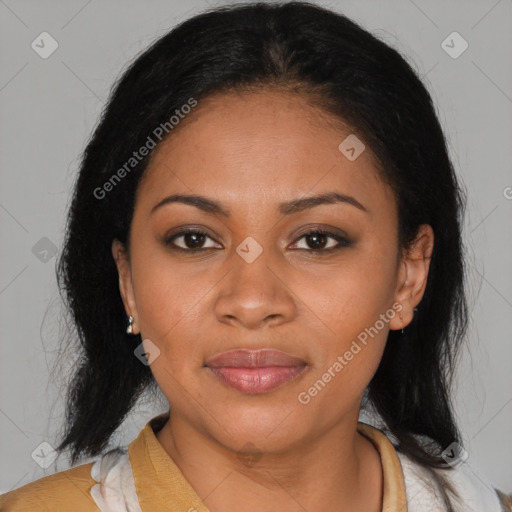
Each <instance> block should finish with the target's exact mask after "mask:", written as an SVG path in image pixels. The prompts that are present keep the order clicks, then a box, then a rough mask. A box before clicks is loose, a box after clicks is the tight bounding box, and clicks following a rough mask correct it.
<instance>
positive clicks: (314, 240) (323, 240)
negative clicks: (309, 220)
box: [295, 230, 350, 252]
mask: <svg viewBox="0 0 512 512" xmlns="http://www.w3.org/2000/svg"><path fill="white" fill-rule="evenodd" d="M329 238H330V239H331V241H334V243H333V244H332V245H331V246H330V247H327V248H326V245H327V244H328V239H329ZM302 239H304V240H309V241H310V245H313V247H306V248H305V250H309V251H311V252H329V251H331V250H336V249H340V248H341V247H347V246H349V245H350V242H349V241H348V240H347V239H346V238H344V237H342V236H340V235H336V234H335V233H331V232H329V231H323V230H314V231H308V232H307V233H304V234H303V235H302V236H301V237H300V238H299V240H302ZM295 244H297V242H295ZM301 249H303V248H301Z"/></svg>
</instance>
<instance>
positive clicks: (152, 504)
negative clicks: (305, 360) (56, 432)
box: [0, 412, 407, 512]
mask: <svg viewBox="0 0 512 512" xmlns="http://www.w3.org/2000/svg"><path fill="white" fill-rule="evenodd" d="M168 414H169V413H168V412H167V413H164V414H161V415H159V416H155V417H154V418H152V419H151V420H150V421H148V422H147V423H146V425H145V426H144V428H143V429H142V430H141V431H140V433H139V435H138V436H137V438H136V439H135V440H134V441H132V442H131V443H130V445H129V446H128V456H129V458H130V463H131V466H132V470H133V478H134V481H135V488H136V490H137V495H138V498H139V503H140V507H141V509H142V511H143V512H160V511H164V510H172V511H173V512H187V511H189V510H193V509H195V510H196V511H197V512H209V511H208V508H207V507H206V505H205V504H204V503H203V502H202V501H201V499H200V498H199V496H198V495H197V493H196V492H195V491H194V489H193V488H192V486H191V485H190V484H189V483H188V481H187V480H186V479H185V477H184V475H183V473H182V472H181V471H180V469H179V468H178V466H177V465H176V464H175V463H174V461H173V459H172V458H171V457H170V456H169V454H168V453H167V452H166V451H165V450H164V448H163V447H162V445H161V444H160V442H159V441H158V439H157V438H156V435H155V433H156V432H158V430H159V429H160V428H161V427H162V426H163V424H164V423H165V419H166V418H167V416H168ZM357 430H358V431H359V432H360V433H361V434H362V435H364V436H365V437H366V438H368V439H369V440H370V441H371V442H372V443H373V444H374V445H375V447H376V448H377V450H378V452H379V455H380V459H381V463H382V470H383V477H384V481H383V507H382V512H396V511H398V510H400V511H402V512H407V502H406V495H405V486H404V478H403V474H402V467H401V465H400V460H399V459H398V456H397V453H396V451H395V448H394V447H393V445H392V444H391V442H390V441H389V439H388V438H387V437H386V436H385V435H384V433H382V432H381V431H380V430H378V429H376V428H374V427H372V426H370V425H367V424H365V423H361V422H359V423H358V426H357ZM92 464H93V462H89V463H87V464H82V465H80V466H76V467H74V468H71V469H67V470H64V471H60V472H58V473H55V474H53V475H49V476H45V477H43V478H40V479H39V480H36V481H34V482H31V483H28V484H26V485H23V486H22V487H19V488H18V489H15V490H13V491H10V492H8V493H6V494H3V495H2V496H0V510H1V511H2V512H11V511H12V512H39V511H52V512H92V511H94V512H97V511H98V510H99V509H98V507H97V506H96V503H95V502H94V500H93V499H92V497H91V495H90V494H89V489H90V488H91V487H92V486H93V485H95V484H96V483H97V482H96V481H95V480H94V479H93V478H92V476H91V467H92Z"/></svg>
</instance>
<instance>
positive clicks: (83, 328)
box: [57, 2, 467, 487]
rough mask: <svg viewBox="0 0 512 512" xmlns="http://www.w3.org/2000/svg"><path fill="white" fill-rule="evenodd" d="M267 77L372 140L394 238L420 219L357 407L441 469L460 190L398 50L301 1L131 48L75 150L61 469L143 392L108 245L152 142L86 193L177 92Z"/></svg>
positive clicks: (143, 378) (61, 277)
mask: <svg viewBox="0 0 512 512" xmlns="http://www.w3.org/2000/svg"><path fill="white" fill-rule="evenodd" d="M276 87H281V88H286V89H287V90H291V91H294V92H295V93H297V94H301V95H303V96H305V97H307V98H308V99H309V100H310V101H311V103H312V104H314V105H315V106H317V107H318V108H319V109H321V110H322V111H323V112H326V113H328V114H332V115H334V116H335V117H337V118H338V119H339V120H341V121H342V122H345V123H347V124H348V125H349V126H350V127H351V128H352V129H353V131H354V132H355V133H357V134H358V136H360V138H362V139H363V140H364V141H365V143H366V144H367V145H368V146H369V148H371V150H372V152H373V153H374V155H375V156H376V158H377V161H378V162H379V173H380V175H381V177H382V179H383V180H385V182H386V183H388V184H389V185H390V186H391V187H392V189H393V191H394V195H395V198H396V202H397V205H398V214H399V226H398V229H399V245H400V248H403V249H407V247H409V244H410V243H411V241H412V240H414V237H415V235H416V233H417V230H418V227H419V226H420V225H421V224H429V225H430V226H432V229H433V231H434V236H435V243H434V249H433V254H432V259H431V263H430V269H429V275H428V281H427V286H426V290H425V293H424V296H423V299H422V301H421V302H420V304H419V305H418V309H417V312H416V313H415V315H414V319H413V321H412V322H411V323H410V324H409V325H408V326H407V328H406V329H405V331H404V333H403V334H401V333H400V331H390V332H389V335H388V340H387V344H386V348H385V351H384V354H383V357H382V361H381V363H380V366H379V368H378V370H377V372H376V374H375V375H374V377H373V379H372V380H371V382H370V384H369V386H368V389H367V401H368V403H367V406H368V407H372V408H373V409H374V410H375V411H376V412H377V413H378V415H379V416H380V418H381V419H382V420H383V421H384V422H385V425H386V428H387V429H388V430H389V432H390V433H391V434H392V435H393V436H394V437H395V438H396V440H397V449H398V450H400V451H402V452H403V453H405V454H407V455H408V456H410V457H411V458H412V459H414V460H415V461H417V462H418V463H420V464H422V465H423V466H424V467H426V468H442V467H446V463H445V461H444V459H443V457H442V456H441V451H442V450H443V449H444V448H446V447H448V446H449V445H450V444H451V443H452V442H454V441H455V442H460V433H459V431H458V428H457V425H456V422H455V419H454V414H453V407H452V404H451V399H450V388H451V383H452V380H453V373H454V369H455V366H456V360H457V356H458V352H459V348H460V345H461V342H462V340H463V339H464V336H465V331H466V328H467V303H466V293H465V283H464V280H465V279H464V276H465V269H464V261H463V246H462V239H461V226H462V222H463V215H464V208H465V197H464V193H463V191H462V189H461V187H460V185H459V184H458V182H457V179H456V176H455V172H454V169H453V166H452V163H451V161H450V158H449V155H448V150H447V144H446V140H445V137H444V134H443V131H442V128H441V126H440V123H439V121H438V118H437V116H436V112H435V107H434V105H433V101H432V99H431V96H430V95H429V93H428V91H427V89H426V87H425V86H424V85H423V83H422V81H421V79H420V77H419V76H418V75H417V73H416V72H415V71H414V70H413V69H412V68H411V66H410V65H409V64H408V63H407V62H406V60H405V59H404V57H402V56H401V55H400V54H399V53H398V52H397V51H396V50H395V49H393V48H391V47H390V46H388V45H387V44H385V43H384V42H382V41H380V40H379V39H378V38H376V37H375V36H374V35H372V34H370V33H369V32H368V31H366V30H364V29H363V28H362V27H360V26H359V25H358V24H356V23H355V22H354V21H352V20H350V19H348V18H346V17H345V16H343V15H341V14H338V13H335V12H332V11H330V10H327V9H325V8H322V7H319V6H316V5H313V4H310V3H307V2H289V3H277V2H272V3H246V4H238V5H235V6H224V7H217V8H214V9H211V10H208V11H204V12H202V13H200V14H198V15H196V16H194V17H192V18H190V19H188V20H186V21H184V22H182V23H181V24H179V25H178V26H176V27H175V28H173V29H172V30H170V31H169V32H168V33H167V34H165V35H164V36H163V37H160V38H159V39H158V40H156V41H155V42H154V43H153V44H152V45H151V46H150V47H149V48H148V49H147V50H145V51H144V52H143V53H142V54H141V55H139V56H138V57H137V58H136V59H135V60H134V61H133V62H132V63H131V64H130V65H129V67H128V68H127V70H126V71H125V72H124V73H123V75H122V76H121V78H120V79H119V80H118V81H117V83H116V84H115V87H114V88H113V90H112V92H111V95H110V98H109V101H108V104H107V105H106V107H105V109H104V111H103V113H102V116H101V119H100V120H99V123H98V125H97V127H96V128H95V131H94V133H93V135H92V138H91V140H90V141H89V142H88V145H87V147H86V149H85V151H84V153H83V155H82V159H81V164H80V170H79V174H78V177H77V180H76V183H75V186H74V191H73V197H72V200H71V204H70V207H69V215H68V219H67V226H66V234H65V241H64V247H63V250H62V253H61V254H60V255H59V260H58V262H57V280H58V284H59V289H60V290H61V295H62V298H63V300H64V302H65V304H66V306H67V311H68V312H69V314H70V315H71V318H72V320H73V324H74V334H75V336H74V338H76V350H77V353H78V354H79V355H78V360H77V364H76V368H75V369H74V373H73V376H72V379H71V382H70V385H69V389H68V391H67V402H66V406H67V408H66V431H65V433H64V435H63V439H62V442H61V443H60V445H59V446H58V447H57V451H58V452H62V451H63V450H65V449H67V448H68V449H71V462H72V464H75V463H76V462H77V461H78V459H79V458H80V457H81V456H82V455H87V456H95V455H97V454H99V453H100V452H101V451H102V450H103V449H104V448H105V447H106V446H107V444H108V442H109V440H110V438H111V436H112V434H113V433H114V432H115V431H116V429H117V428H118V427H119V426H120V425H121V424H122V422H123V421H124V419H125V418H126V416H127V415H128V413H129V412H130V411H131V409H132V408H133V406H134V405H135V403H136V402H137V399H138V398H139V397H140V395H141V394H142V393H143V391H145V390H147V389H149V388H151V387H155V386H156V384H155V380H154V378H153V375H152V373H151V371H150V368H149V367H148V366H146V365H143V364H141V362H140V361H139V360H138V359H137V358H136V357H135V356H134V353H133V351H134V349H135V347H136V346H137V345H139V344H140V343H141V341H142V340H141V338H140V335H138V336H135V337H134V336H129V335H127V334H126V314H125V310H124V307H123V303H122V300H121V296H120V293H119V284H118V273H117V268H116V266H115V262H114V260H113V257H112V254H111V243H112V240H113V239H114V238H117V239H119V240H120V241H121V242H123V243H125V244H126V245H129V240H128V233H129V228H130V223H131V219H132V215H133V210H134V198H135V193H136V190H137V186H138V184H139V182H140V179H141V177H142V176H143V173H144V170H145V168H146V166H147V163H148V160H149V158H150V157H151V154H152V151H150V152H149V154H148V155H146V156H145V157H144V158H141V160H140V161H139V162H138V163H137V165H136V167H135V168H134V169H133V170H132V171H131V172H130V173H127V175H126V176H124V177H123V179H122V180H119V182H117V183H115V186H112V187H110V189H111V190H109V191H108V193H106V194H104V197H101V198H98V189H101V188H102V187H103V190H105V187H104V185H105V183H106V182H107V181H108V180H109V179H111V177H112V176H113V175H114V174H115V173H116V172H118V170H119V169H120V168H122V167H123V165H125V164H126V162H128V161H129V160H130V158H132V156H133V151H135V150H137V149H138V148H140V147H142V146H143V145H145V144H146V143H147V140H148V137H150V136H152V137H153V138H154V131H155V128H156V127H159V126H162V125H164V124H165V123H169V119H170V118H171V116H173V115H174V114H175V112H176V110H177V109H178V110H179V109H180V108H181V107H182V106H183V105H186V104H187V103H189V100H190V98H194V99H195V100H196V101H197V102H199V103H200V102H201V99H202V98H206V97H207V96H208V95H210V94H213V93H223V92H224V93H229V92H233V91H242V90H245V91H248V90H256V89H260V90H265V89H267V90H270V89H272V88H276ZM193 115H194V114H193V113H191V114H190V116H193ZM152 134H153V135H152ZM166 136H169V137H172V131H169V134H168V135H167V134H166ZM95 191H96V193H95ZM71 341H72V340H71ZM65 343H67V344H69V343H70V340H69V339H67V340H65ZM425 438H429V439H430V440H431V441H432V444H431V446H430V448H429V446H428V445H426V444H425V443H424V442H423V441H422V440H421V439H425ZM432 446H435V447H436V449H433V448H432ZM448 469H449V467H448ZM448 487H449V486H448Z"/></svg>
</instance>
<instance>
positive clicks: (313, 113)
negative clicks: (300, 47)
mask: <svg viewBox="0 0 512 512" xmlns="http://www.w3.org/2000/svg"><path fill="white" fill-rule="evenodd" d="M349 135H351V132H350V130H349V129H347V130H345V131H342V130H341V129H340V128H339V127H338V128H335V125H334V124H332V123H329V122H328V120H327V119H326V118H325V117H323V115H322V114H320V112H319V111H317V110H316V109H315V108H313V107H312V106H310V105H309V104H308V103H307V101H306V100H305V99H303V98H301V97H299V96H296V95H290V94H286V93H284V92H277V91H273V92H269V91H266V92H256V93H246V94H240V95H235V94H230V95H217V96H213V97H210V98H207V99H205V100H202V101H201V102H199V104H198V107H197V108H196V109H195V110H194V111H193V112H192V113H191V114H190V118H188V119H185V121H184V122H183V123H182V125H181V126H178V127H177V129H176V132H175V133H172V134H171V136H170V137H169V138H168V139H167V140H165V141H164V142H163V143H161V145H160V146H159V147H157V148H156V150H155V152H154V154H153V157H152V160H151V162H150V164H149V167H148V168H147V171H146V175H145V176H144V180H143V181H142V182H141V184H140V186H139V189H138V191H137V197H136V205H135V211H134V215H133V221H132V226H131V245H130V252H131V254H130V264H129V265H128V264H127V260H126V258H125V257H124V256H123V253H122V252H121V245H120V244H119V243H118V242H117V241H114V244H113V247H112V249H113V255H114V257H115V258H116V261H117V265H118V269H119V273H120V288H121V293H122V296H123V301H124V304H125V308H126V312H127V314H129V315H132V316H133V317H134V319H135V321H134V332H135V333H138V332H140V333H141V336H142V339H143V340H146V341H145V342H144V346H145V348H146V350H147V352H149V358H150V361H151V360H152V359H153V358H154V360H153V361H152V362H151V364H150V368H151V371H152V372H153V374H154V377H155V379H156V381H157V383H158V385H159V387H160V388H161V390H162V392H163V393H164V395H165V396H166V398H167V399H168V401H169V403H170V405H171V408H172V411H173V415H178V416H179V417H180V418H181V419H182V420H183V421H186V422H187V423H188V424H189V425H190V426H192V427H193V428H194V429H196V430H197V431H198V432H199V433H202V434H204V435H205V436H208V437H209V438H210V439H212V438H213V439H215V440H216V441H217V442H220V443H221V444H222V445H224V446H226V447H230V448H232V449H233V450H235V451H236V450H238V449H240V447H241V446H243V445H244V444H245V443H246V442H249V441H250V442H251V443H252V444H254V445H255V446H257V447H258V449H260V450H264V451H272V450H280V449H284V448H285V447H293V446H298V445H300V444H301V443H308V442H310V441H311V440H312V439H315V438H316V437H318V436H319V435H321V434H322V432H327V431H328V430H329V429H332V428H333V427H335V426H336V425H339V424H342V423H343V422H345V423H347V422H349V423H350V424H352V425H353V424H354V422H356V421H357V417H358V414H359V406H360V401H361V397H362V394H363V391H364V390H365V388H366V387H367V385H368V383H369V382H370V380H371V378H372V376H373V375H374V373H375V371H376V369H377V367H378V365H379V362H380V359H381V356H382V352H383V350H384V347H385V342H386V338H387V334H388V331H389V330H390V329H401V328H402V327H404V325H406V324H407V323H408V322H409V321H410V319H411V318H412V309H413V308H414V307H415V306H416V305H417V304H418V303H419V301H420V300H421V296H422V294H423V291H424V286H425V282H426V277H427V272H428V256H429V254H430V251H431V248H432V233H431V230H430V229H429V228H428V226H426V227H425V228H428V229H425V230H423V231H421V233H422V234H423V236H422V237H420V238H419V241H418V243H417V244H416V246H415V247H416V249H415V252H413V253H412V254H413V256H414V257H412V258H411V259H406V258H404V259H401V257H400V256H401V255H400V253H399V249H398V245H397V243H398V239H397V235H398V233H397V225H398V217H397V210H396V205H395V200H394V196H393V193H392V191H391V189H390V188H389V187H388V186H386V185H385V184H384V183H383V182H382V181H381V180H380V178H379V177H378V174H377V170H376V166H375V161H374V159H373V156H372V154H371V152H370V150H369V148H368V147H366V149H364V150H363V151H362V152H361V153H360V154H359V156H357V153H358V152H359V151H360V150H361V149H362V146H359V145H357V144H359V143H357V141H356V143H357V144H356V145H354V139H353V138H349V139H348V141H347V142H345V143H344V144H342V146H341V150H340V149H339V146H340V144H341V143H342V142H343V141H344V140H345V139H346V138H347V137H348V136H349ZM352 147H353V148H354V151H352V150H351V148H352ZM342 150H343V152H342ZM355 156H357V158H355V159H354V157H355ZM177 194H179V195H183V196H201V197H202V198H204V200H202V201H197V203H196V204H197V206H194V205H192V204H190V203H185V202H183V201H169V202H167V203H165V202H163V201H164V199H165V198H167V197H169V196H173V195H177ZM333 194H338V195H339V197H340V198H341V199H342V200H332V201H330V202H327V201H325V202H324V201H316V200H311V199H310V198H313V197H315V196H318V195H326V196H331V195H333ZM295 202H296V203H297V204H296V205H295V206H293V204H294V203H295ZM159 204H160V206H158V205H159ZM190 229H194V230H198V231H200V232H203V233H205V235H200V234H199V235H197V234H196V235H194V234H183V231H186V230H190ZM319 229H320V230H323V231H326V232H328V234H327V235H322V234H319V233H315V231H318V230H319ZM311 232H312V233H311ZM308 233H310V234H309V235H308ZM166 239H167V240H168V243H167V245H166ZM194 248H196V249H194ZM314 249H317V251H316V252H314V251H313V250H314ZM425 258H426V259H425ZM399 310H400V312H399ZM400 314H401V315H402V318H403V321H402V320H401V319H400ZM148 340H150V342H148ZM155 347H157V349H158V350H159V353H158V350H156V349H155ZM236 349H241V350H242V349H246V350H260V349H272V350H277V351H280V352H282V353H284V357H283V358H280V357H278V356H276V354H272V353H270V354H269V353H267V354H266V355H267V356H268V357H267V358H265V357H262V358H261V359H258V356H257V355H256V356H255V355H254V354H252V355H251V354H250V353H249V355H248V356H247V353H246V354H245V355H246V356H247V359H244V358H243V357H241V356H240V357H236V356H237V355H236V354H235V356H233V357H231V358H230V357H227V358H226V359H224V361H220V362H218V365H220V366H218V365H216V364H215V362H213V361H212V359H213V358H214V356H217V355H219V354H221V353H223V352H226V351H231V350H236ZM263 352H265V351H263ZM281 355H282V354H281ZM286 355H288V357H287V356H286ZM291 356H293V357H291ZM251 363H253V366H251V367H250V365H251ZM141 364H142V363H141ZM254 365H256V366H258V367H254ZM280 365H281V366H280Z"/></svg>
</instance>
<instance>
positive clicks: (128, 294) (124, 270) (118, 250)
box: [112, 238, 138, 334]
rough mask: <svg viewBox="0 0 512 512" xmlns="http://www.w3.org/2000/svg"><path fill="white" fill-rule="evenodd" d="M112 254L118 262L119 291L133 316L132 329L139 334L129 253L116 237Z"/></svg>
mask: <svg viewBox="0 0 512 512" xmlns="http://www.w3.org/2000/svg"><path fill="white" fill-rule="evenodd" d="M112 256H113V258H114V261H115V262H116V266H117V272H118V275H119V291H120V293H121V298H122V300H123V304H124V309H125V311H126V315H127V316H132V317H133V323H132V329H133V334H138V330H137V323H138V315H137V307H136V304H135V298H134V293H133V282H132V271H131V267H130V262H129V260H128V255H127V253H126V249H125V247H124V244H123V243H122V242H120V241H119V240H117V239H116V238H114V240H113V241H112Z"/></svg>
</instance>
